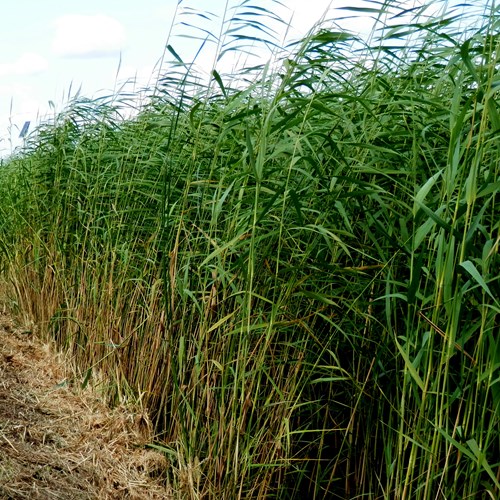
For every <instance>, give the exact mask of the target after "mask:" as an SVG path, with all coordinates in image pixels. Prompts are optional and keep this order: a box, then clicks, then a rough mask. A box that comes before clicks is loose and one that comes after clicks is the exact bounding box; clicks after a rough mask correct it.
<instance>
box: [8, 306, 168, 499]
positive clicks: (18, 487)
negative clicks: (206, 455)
mask: <svg viewBox="0 0 500 500" xmlns="http://www.w3.org/2000/svg"><path fill="white" fill-rule="evenodd" d="M150 439H151V435H150V427H149V426H148V423H147V418H146V417H145V416H144V415H141V414H137V413H136V414H134V413H132V412H131V411H130V410H125V409H123V408H119V409H115V410H110V409H108V408H107V407H106V406H105V405H104V404H103V403H102V402H101V401H100V400H99V398H98V396H97V395H96V394H95V393H93V392H92V391H90V390H84V391H83V390H81V389H79V388H75V387H71V386H70V385H69V384H67V383H66V381H65V378H64V366H63V364H62V362H61V361H60V359H59V358H58V357H57V356H56V354H55V353H54V352H53V351H51V349H50V348H49V347H48V346H47V345H43V344H42V343H41V342H40V341H38V340H37V338H36V337H35V335H34V334H33V332H32V330H30V329H27V328H23V327H20V326H16V325H15V323H14V322H13V320H12V319H11V318H10V316H9V315H8V314H7V313H6V312H5V310H4V311H2V307H1V306H0V498H1V499H30V500H31V499H129V498H130V499H161V498H173V497H172V496H171V495H170V494H169V492H168V491H167V489H166V488H165V486H164V471H165V469H166V467H167V465H168V464H167V463H166V460H165V458H164V456H163V455H161V454H160V453H158V452H156V451H153V450H148V449H146V448H145V447H144V444H145V443H147V442H148V441H149V440H150Z"/></svg>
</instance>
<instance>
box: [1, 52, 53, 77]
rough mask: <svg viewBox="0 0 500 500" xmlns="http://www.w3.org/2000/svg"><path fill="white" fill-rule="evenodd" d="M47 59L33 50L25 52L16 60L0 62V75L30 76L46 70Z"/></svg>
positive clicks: (47, 66) (47, 65)
mask: <svg viewBox="0 0 500 500" xmlns="http://www.w3.org/2000/svg"><path fill="white" fill-rule="evenodd" d="M48 68H49V63H48V62H47V59H45V58H44V57H42V56H41V55H40V54H36V53H35V52H25V53H24V54H22V55H21V56H20V57H19V58H18V59H17V60H15V61H14V62H10V63H3V64H0V76H12V75H14V76H30V75H38V74H40V73H43V72H44V71H47V69H48Z"/></svg>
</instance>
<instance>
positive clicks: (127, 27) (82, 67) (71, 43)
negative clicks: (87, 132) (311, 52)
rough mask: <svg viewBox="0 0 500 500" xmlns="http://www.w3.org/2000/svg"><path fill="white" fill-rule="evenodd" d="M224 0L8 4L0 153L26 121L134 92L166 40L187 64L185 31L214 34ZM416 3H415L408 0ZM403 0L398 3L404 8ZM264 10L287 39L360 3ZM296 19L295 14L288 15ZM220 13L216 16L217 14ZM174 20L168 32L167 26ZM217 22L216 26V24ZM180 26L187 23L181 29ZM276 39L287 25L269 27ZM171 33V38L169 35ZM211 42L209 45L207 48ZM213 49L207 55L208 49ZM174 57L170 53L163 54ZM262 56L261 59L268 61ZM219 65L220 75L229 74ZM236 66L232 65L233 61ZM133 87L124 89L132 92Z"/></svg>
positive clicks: (340, 0) (366, 25) (189, 47)
mask: <svg viewBox="0 0 500 500" xmlns="http://www.w3.org/2000/svg"><path fill="white" fill-rule="evenodd" d="M241 1H242V0H239V1H235V0H233V1H231V0H229V1H228V2H227V0H182V1H179V0H144V1H142V2H138V1H137V0H85V1H84V2H82V1H81V0H80V1H74V0H43V1H40V0H16V1H14V2H5V5H4V6H3V8H2V30H1V31H0V154H8V153H9V152H10V151H11V150H12V148H14V147H15V146H17V145H19V144H20V143H21V142H22V139H19V133H20V131H21V130H22V128H23V125H24V124H25V122H26V121H30V122H31V128H30V130H32V129H33V126H34V125H35V124H36V123H37V122H39V121H40V120H43V119H44V118H46V117H48V116H50V114H52V115H53V114H54V113H55V112H59V111H61V110H62V109H63V107H64V104H65V103H67V102H68V99H69V97H70V96H73V95H75V93H76V92H77V91H80V95H83V96H86V97H90V98H92V97H95V96H98V95H110V94H113V92H115V91H116V90H118V89H119V88H120V86H121V84H122V83H123V82H125V81H130V80H131V79H135V81H136V85H135V88H136V89H137V88H139V87H141V86H144V85H146V84H147V82H148V80H151V78H152V76H153V75H154V69H155V67H157V64H158V62H159V60H160V59H161V57H162V54H163V52H164V48H165V45H166V43H167V41H168V43H169V44H171V45H172V46H173V47H174V49H175V50H176V52H177V53H178V54H179V55H180V56H181V57H182V58H183V59H184V60H190V58H191V57H193V55H194V53H195V52H196V50H197V48H198V47H199V44H200V43H201V42H200V41H195V40H192V39H191V40H189V39H186V38H183V37H182V35H183V34H191V35H195V36H204V34H203V33H202V32H201V31H198V32H196V31H193V30H192V29H191V30H190V29H189V28H188V27H187V26H186V25H187V24H195V25H196V26H198V27H199V28H202V29H206V30H208V31H212V32H214V30H218V29H219V26H220V18H221V16H222V15H223V13H224V10H225V6H226V3H229V5H230V6H233V5H235V4H236V3H240V2H241ZM412 1H414V0H412ZM408 2H410V0H404V1H402V3H403V4H404V3H408ZM252 3H257V4H259V5H261V6H268V8H269V10H270V11H271V12H273V13H276V14H278V15H279V16H280V17H281V18H282V19H284V20H286V21H288V20H290V19H291V24H292V28H291V29H289V33H288V39H298V38H300V37H301V36H303V35H305V34H306V33H307V32H308V30H309V29H310V28H311V27H312V26H313V25H314V24H315V23H316V22H317V21H318V20H319V19H320V18H321V17H322V16H323V15H325V13H326V12H329V14H328V16H327V17H333V16H334V15H335V16H338V17H340V16H341V14H342V15H345V14H344V13H341V12H340V11H335V12H336V14H333V11H332V10H328V9H329V6H330V4H331V3H332V4H334V5H335V7H337V8H338V7H339V6H342V5H351V6H353V5H361V4H362V0H333V2H332V1H331V0H282V3H284V4H286V7H287V9H283V8H282V9H281V10H280V8H279V7H278V6H277V5H276V4H273V2H272V0H254V2H250V4H252ZM194 9H198V10H200V11H204V12H206V11H209V12H211V13H213V14H214V16H209V17H211V18H212V19H214V21H212V23H211V22H210V20H209V19H205V18H203V17H200V16H198V15H197V14H196V11H195V10H194ZM292 15H293V17H292ZM217 16H218V17H217ZM174 19H175V20H176V23H175V24H174V26H173V27H172V24H173V23H172V21H173V20H174ZM217 19H219V21H217ZM182 23H185V24H182ZM372 24H373V21H372V20H370V18H369V17H361V18H359V19H358V20H357V21H356V22H354V23H353V22H352V21H351V22H350V25H348V26H347V27H348V28H349V29H351V30H352V31H356V32H359V31H361V32H363V31H364V32H369V31H370V28H371V26H372ZM274 27H275V28H276V29H277V31H278V32H279V31H280V30H281V32H280V33H278V38H282V37H283V36H284V34H283V30H284V29H285V28H284V27H278V26H277V25H276V26H274ZM171 29H172V35H173V36H171V37H170V38H169V33H170V32H171ZM208 45H210V44H208ZM207 49H208V50H206V51H205V52H204V55H203V57H200V59H199V63H200V65H201V66H202V69H203V67H205V69H206V70H207V71H210V68H211V67H212V63H213V58H212V57H211V56H210V54H211V52H210V47H207ZM214 50H215V49H213V50H212V52H213V51H214ZM168 55H169V57H170V58H171V56H170V54H168ZM270 55H271V53H269V54H268V55H266V54H262V57H263V58H265V57H270ZM224 64H226V65H227V64H228V63H227V62H226V63H224V62H221V65H222V66H221V67H220V68H219V67H218V70H219V72H221V73H222V72H224V71H225V70H227V71H230V70H231V68H229V67H227V66H226V67H224ZM232 64H234V61H233V63H232ZM132 88H133V86H132V85H131V84H130V85H129V87H128V88H127V89H128V90H131V89H132Z"/></svg>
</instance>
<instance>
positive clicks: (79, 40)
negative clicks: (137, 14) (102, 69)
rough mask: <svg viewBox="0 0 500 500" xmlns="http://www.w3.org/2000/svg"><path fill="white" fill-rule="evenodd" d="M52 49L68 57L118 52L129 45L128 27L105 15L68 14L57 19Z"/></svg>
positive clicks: (100, 55)
mask: <svg viewBox="0 0 500 500" xmlns="http://www.w3.org/2000/svg"><path fill="white" fill-rule="evenodd" d="M55 28H56V33H55V37H54V40H53V41H52V50H53V51H54V52H55V53H56V54H57V55H60V56H64V57H105V56H110V55H116V54H117V53H119V52H120V50H121V49H122V48H123V46H124V44H125V38H126V37H125V28H124V27H123V25H122V24H121V23H120V22H119V21H117V20H116V19H114V18H112V17H109V16H105V15H94V16H84V15H75V14H68V15H65V16H61V17H58V18H57V19H56V21H55Z"/></svg>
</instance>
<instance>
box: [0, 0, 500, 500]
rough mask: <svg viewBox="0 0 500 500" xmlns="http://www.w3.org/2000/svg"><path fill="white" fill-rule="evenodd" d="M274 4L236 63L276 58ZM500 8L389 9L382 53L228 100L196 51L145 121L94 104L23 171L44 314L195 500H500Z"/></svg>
mask: <svg viewBox="0 0 500 500" xmlns="http://www.w3.org/2000/svg"><path fill="white" fill-rule="evenodd" d="M270 3H272V2H264V1H262V2H260V3H259V2H258V1H257V0H255V1H254V2H252V3H245V2H244V3H243V4H242V5H241V6H240V10H237V11H236V13H234V14H233V18H230V16H229V15H228V19H229V21H231V22H232V24H231V23H229V24H226V25H223V26H225V27H226V28H225V29H226V31H225V32H224V30H223V32H222V33H223V34H222V35H221V37H220V39H218V40H219V41H220V49H219V50H220V51H221V52H223V51H224V50H227V49H228V48H231V47H232V45H231V43H236V42H237V43H240V44H244V43H247V42H248V41H249V39H250V37H251V38H252V40H251V41H252V42H255V38H257V37H256V36H255V30H257V33H258V35H259V36H258V37H259V38H261V42H262V43H267V44H268V45H270V39H269V35H268V34H267V32H266V30H265V26H266V22H267V20H268V19H271V17H272V14H271V12H272V10H273V6H272V5H270ZM482 3H483V6H482V8H483V10H480V9H479V7H481V5H480V4H481V3H480V2H478V3H477V5H476V6H475V7H474V5H472V7H468V8H466V9H465V10H463V9H460V8H458V7H457V8H452V7H451V6H448V7H447V8H446V9H444V10H443V11H442V12H441V13H434V15H433V16H432V17H429V16H427V15H426V13H427V10H426V9H428V8H429V6H425V5H424V6H423V7H419V8H414V9H408V10H407V11H405V12H403V11H402V10H401V8H400V7H398V5H400V4H401V3H400V2H385V3H383V4H381V3H379V2H371V3H370V4H367V9H366V10H365V11H364V13H365V14H366V13H369V14H371V15H373V16H375V17H376V18H377V20H378V21H377V24H376V29H375V30H374V31H373V33H372V35H371V37H369V38H364V39H363V38H359V37H355V36H354V35H351V34H349V33H347V32H345V31H341V30H339V29H336V28H335V26H334V25H332V24H331V23H330V24H328V23H325V24H324V25H321V26H320V25H318V26H317V27H316V30H315V31H313V32H312V33H311V34H310V35H309V36H308V37H306V38H305V39H304V40H302V41H301V42H300V43H297V44H295V45H292V46H289V47H288V49H287V52H276V57H275V62H274V63H273V64H270V65H266V66H263V67H261V68H253V69H252V70H251V71H250V70H247V71H242V72H240V73H238V74H237V75H233V79H231V78H229V76H225V75H222V74H220V73H218V72H217V66H215V67H214V69H215V71H214V72H213V74H212V79H211V80H210V81H209V83H206V82H205V83H204V81H203V79H201V77H199V75H198V74H197V73H196V71H195V69H194V66H193V65H192V64H190V63H189V64H188V63H185V62H183V61H182V59H181V56H180V55H178V52H177V51H175V50H174V49H173V48H170V49H169V51H167V54H168V55H171V56H172V57H173V58H174V63H175V64H174V63H172V65H171V66H170V67H169V69H168V70H165V71H164V72H163V73H162V76H161V77H160V78H159V80H158V83H157V85H156V86H155V88H152V89H150V96H149V99H148V104H147V105H145V106H144V107H143V108H141V109H140V110H138V112H137V113H136V114H135V115H134V117H133V118H130V119H127V120H123V119H121V118H120V110H121V109H122V107H120V106H123V104H124V103H125V101H126V98H125V97H121V96H116V97H114V98H113V99H112V100H110V99H108V100H107V101H106V100H87V101H86V100H83V99H78V100H75V101H74V102H73V103H71V105H70V106H69V107H68V109H67V110H66V111H65V112H64V113H62V114H61V115H59V116H58V117H57V118H56V119H55V120H54V122H53V123H50V124H47V125H44V126H41V127H39V129H38V130H37V132H36V133H35V134H34V135H32V136H31V138H30V139H29V140H28V142H27V144H26V146H25V148H24V149H23V150H22V151H20V152H19V153H18V154H16V155H15V156H13V157H11V158H10V159H8V160H7V161H5V162H4V166H3V167H2V168H1V169H0V176H1V183H0V217H1V218H0V244H1V247H0V251H1V264H2V270H3V273H4V275H5V276H6V278H7V279H8V280H9V281H10V283H11V284H12V288H13V290H14V295H13V297H14V298H15V302H16V304H17V306H18V308H19V310H20V311H23V312H24V313H25V314H27V315H29V316H30V317H31V318H32V319H33V320H34V321H36V322H37V323H38V324H39V325H40V327H41V331H42V333H43V335H45V336H47V337H48V338H51V339H55V340H56V341H57V343H58V345H59V346H60V347H61V348H64V349H66V350H67V351H68V352H69V353H70V354H71V356H72V360H73V362H74V366H75V381H77V382H78V383H81V384H83V385H86V384H88V383H91V384H94V385H96V386H97V387H99V388H101V389H102V390H103V393H104V394H105V395H106V397H107V398H108V399H109V401H110V403H117V402H119V401H122V402H123V401H129V402H131V403H133V404H139V405H142V406H143V407H144V408H145V409H147V410H148V412H149V414H150V416H151V419H152V421H153V424H154V426H155V429H156V431H157V436H158V439H157V441H156V442H155V443H152V445H153V446H156V447H157V448H159V449H161V450H162V451H164V452H165V453H166V454H167V457H168V459H169V463H170V467H169V470H168V477H169V480H170V482H171V484H172V486H173V487H174V488H175V489H176V491H178V492H179V497H181V498H193V499H195V498H221V499H228V500H229V499H234V498H311V499H313V498H325V497H328V498H422V499H435V498H448V499H453V498H457V499H458V498H460V499H462V498H498V496H499V495H500V484H499V481H500V431H499V429H500V427H499V404H500V377H499V376H500V336H499V325H500V322H499V314H500V303H499V297H500V283H499V275H500V259H499V254H498V247H499V241H500V236H499V228H500V217H499V210H498V205H497V203H498V197H499V194H498V193H499V189H500V181H499V172H500V110H499V105H498V99H499V94H498V90H499V88H500V76H499V75H500V72H499V57H500V45H499V40H500V38H499V29H500V21H499V12H498V7H497V6H496V5H495V4H494V3H493V2H490V3H488V5H487V6H486V8H485V7H484V2H482ZM435 5H436V3H435V2H434V3H433V6H434V7H435ZM478 6H479V7H478ZM445 7H446V6H445ZM266 9H267V10H266ZM370 9H371V10H370ZM471 12H473V15H472V14H471ZM355 14H356V13H355ZM357 14H359V12H358V13H357ZM349 15H354V14H352V13H351V14H349ZM229 21H228V22H229ZM238 23H239V24H238ZM398 23H399V24H398ZM235 26H236V28H237V31H235V32H231V31H230V30H231V29H233V28H234V27H235ZM384 26H385V29H382V28H384ZM236 28H234V29H236ZM245 30H247V31H245ZM248 30H254V31H248ZM231 33H233V35H234V33H236V35H237V36H236V35H235V36H233V39H232V41H231V39H230V38H228V37H230V34H231ZM245 33H247V35H245ZM248 33H250V34H252V33H253V34H252V35H250V34H248ZM210 36H213V35H210ZM224 36H226V38H224ZM228 40H229V42H228ZM271 41H272V40H271ZM272 42H273V43H276V42H275V41H272ZM172 43H173V42H172ZM224 43H225V44H226V45H224ZM228 44H229V45H228ZM231 82H233V83H231ZM236 82H238V83H236Z"/></svg>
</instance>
